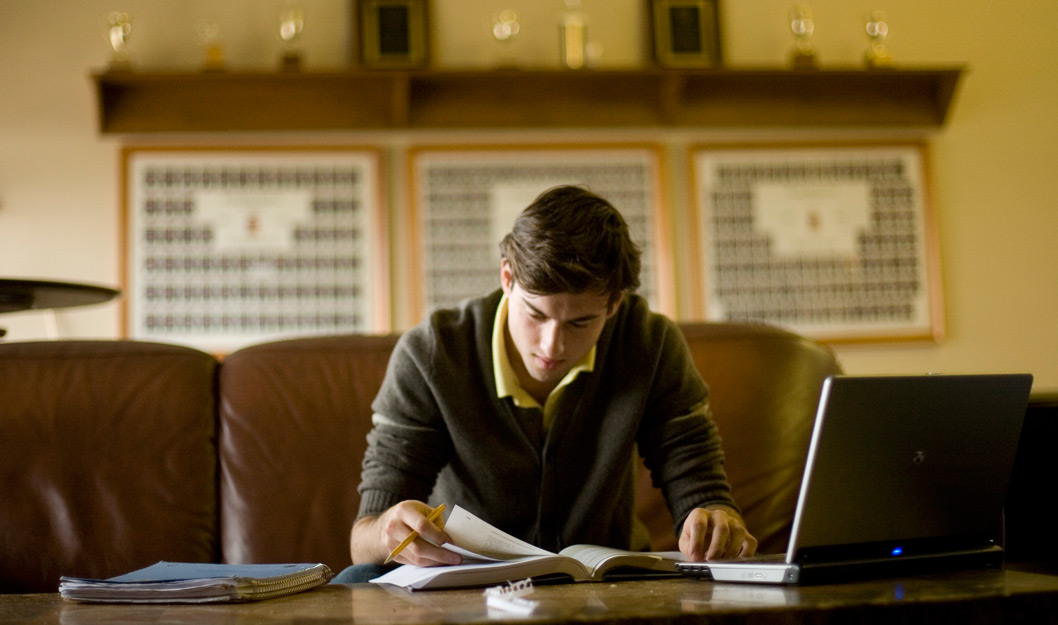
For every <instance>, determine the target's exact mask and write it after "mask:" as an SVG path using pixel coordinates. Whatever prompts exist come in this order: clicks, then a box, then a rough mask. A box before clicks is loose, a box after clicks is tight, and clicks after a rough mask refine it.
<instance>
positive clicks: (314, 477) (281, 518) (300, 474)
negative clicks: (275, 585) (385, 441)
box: [220, 335, 397, 572]
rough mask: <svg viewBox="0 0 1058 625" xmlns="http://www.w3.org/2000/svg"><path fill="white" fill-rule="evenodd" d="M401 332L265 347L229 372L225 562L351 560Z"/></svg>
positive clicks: (336, 566) (228, 364)
mask: <svg viewBox="0 0 1058 625" xmlns="http://www.w3.org/2000/svg"><path fill="white" fill-rule="evenodd" d="M396 341H397V337H396V336H353V335H346V336H333V337H319V338H305V339H298V340H290V341H280V342H275V343H269V344H263V345H256V346H253V347H248V348H245V349H242V350H239V351H236V352H235V353H233V354H231V355H229V356H228V357H227V358H226V359H225V360H224V363H223V365H222V367H221V388H222V389H223V394H222V402H221V406H220V428H221V431H220V463H221V542H222V551H223V556H224V559H225V561H227V562H235V563H251V562H323V563H325V564H327V565H328V566H330V567H331V569H332V570H334V571H336V572H337V571H340V570H341V569H342V568H344V567H345V566H348V565H349V564H350V563H351V562H350V557H349V530H350V528H351V527H352V523H353V520H354V519H355V517H356V513H357V510H358V508H359V506H360V496H359V495H358V494H357V492H356V486H357V484H358V483H359V482H360V462H361V460H362V458H363V454H364V448H365V446H366V441H365V437H366V436H367V432H368V430H369V429H370V428H371V402H372V400H374V398H375V394H376V393H377V392H378V388H379V386H381V385H382V377H383V376H384V375H385V372H386V365H387V363H388V362H389V354H390V352H391V351H392V350H393V346H394V345H395V344H396Z"/></svg>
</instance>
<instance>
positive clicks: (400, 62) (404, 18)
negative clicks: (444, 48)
mask: <svg viewBox="0 0 1058 625" xmlns="http://www.w3.org/2000/svg"><path fill="white" fill-rule="evenodd" d="M355 1H356V18H357V21H358V22H359V28H358V30H357V32H358V33H359V46H358V48H359V59H360V63H361V64H362V65H363V66H364V67H368V68H403V67H421V66H423V65H425V64H426V63H427V61H429V56H430V55H429V44H428V41H429V39H428V30H429V23H428V21H427V4H428V1H429V0H355Z"/></svg>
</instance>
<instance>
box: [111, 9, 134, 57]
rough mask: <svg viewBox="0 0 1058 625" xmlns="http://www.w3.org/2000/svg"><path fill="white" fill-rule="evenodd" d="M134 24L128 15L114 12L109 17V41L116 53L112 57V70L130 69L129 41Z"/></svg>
mask: <svg viewBox="0 0 1058 625" xmlns="http://www.w3.org/2000/svg"><path fill="white" fill-rule="evenodd" d="M131 32H132V22H130V21H129V14H128V13H121V12H118V11H114V12H113V13H111V14H109V15H108V16H107V39H108V40H109V41H110V47H111V49H113V51H114V53H113V55H112V56H111V57H110V69H111V70H127V69H129V53H128V41H129V33H131Z"/></svg>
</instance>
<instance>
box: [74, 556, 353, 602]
mask: <svg viewBox="0 0 1058 625" xmlns="http://www.w3.org/2000/svg"><path fill="white" fill-rule="evenodd" d="M332 576H333V575H332V573H331V569H330V568H329V567H328V566H327V565H326V564H197V563H191V562H158V563H157V564H152V565H151V566H148V567H146V568H143V569H139V570H136V571H132V572H131V573H126V574H124V575H119V576H117V577H111V578H109V579H85V578H80V577H62V578H60V579H59V594H60V595H62V597H63V598H64V599H68V600H70V601H78V602H84V603H223V602H244V601H259V600H262V599H271V598H273V597H282V596H284V595H291V594H294V593H298V592H302V591H305V590H309V589H310V588H315V587H316V586H319V585H321V584H325V583H327V582H328V581H330V579H331V577H332Z"/></svg>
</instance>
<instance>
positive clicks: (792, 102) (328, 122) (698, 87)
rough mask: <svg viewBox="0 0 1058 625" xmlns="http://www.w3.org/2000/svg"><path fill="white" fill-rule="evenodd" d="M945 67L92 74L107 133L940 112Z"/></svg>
mask: <svg viewBox="0 0 1058 625" xmlns="http://www.w3.org/2000/svg"><path fill="white" fill-rule="evenodd" d="M962 71H963V70H962V69H961V68H944V69H880V70H865V69H818V70H788V69H715V70H684V69H679V70H676V69H672V70H670V69H645V70H586V71H561V70H495V71H487V70H486V71H471V70H462V71H460V70H416V71H352V70H351V71H333V72H315V71H314V72H235V71H232V72H198V73H188V72H185V73H176V72H129V71H107V72H100V73H96V74H94V75H93V78H94V79H95V82H96V87H97V91H98V97H99V110H100V131H101V132H103V133H151V132H206V131H270V130H348V129H437V128H572V127H582V128H593V127H652V126H659V127H830V128H833V127H914V128H927V129H928V128H938V127H940V126H942V125H943V124H944V121H945V118H946V117H947V114H948V109H949V107H950V105H951V102H952V99H953V97H954V94H955V89H956V86H957V83H958V80H959V77H960V75H961V74H962Z"/></svg>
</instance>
